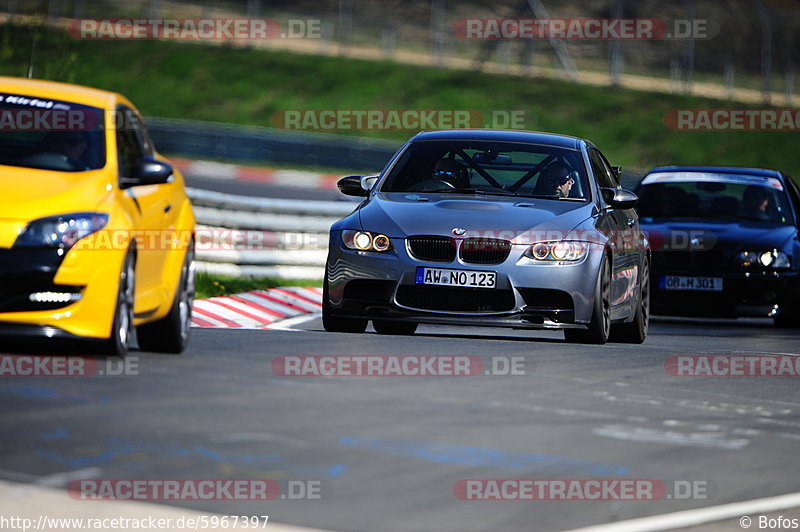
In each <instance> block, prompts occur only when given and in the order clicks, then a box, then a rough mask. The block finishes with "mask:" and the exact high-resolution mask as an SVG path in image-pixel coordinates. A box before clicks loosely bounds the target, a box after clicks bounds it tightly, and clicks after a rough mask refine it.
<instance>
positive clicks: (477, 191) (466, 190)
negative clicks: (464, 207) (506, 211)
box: [427, 188, 520, 197]
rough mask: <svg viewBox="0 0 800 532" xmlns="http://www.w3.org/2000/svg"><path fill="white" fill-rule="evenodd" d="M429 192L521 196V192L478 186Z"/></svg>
mask: <svg viewBox="0 0 800 532" xmlns="http://www.w3.org/2000/svg"><path fill="white" fill-rule="evenodd" d="M427 192H455V193H456V194H479V195H481V196H514V197H520V195H519V194H516V193H514V192H508V191H501V190H497V191H495V190H480V189H476V188H440V189H437V190H428V191H427Z"/></svg>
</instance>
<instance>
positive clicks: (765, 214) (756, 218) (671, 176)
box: [636, 172, 794, 225]
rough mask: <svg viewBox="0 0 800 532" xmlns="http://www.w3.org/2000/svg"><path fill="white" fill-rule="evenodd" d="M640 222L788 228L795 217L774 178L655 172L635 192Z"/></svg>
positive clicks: (777, 180) (781, 187)
mask: <svg viewBox="0 0 800 532" xmlns="http://www.w3.org/2000/svg"><path fill="white" fill-rule="evenodd" d="M636 193H637V194H638V196H639V203H638V205H637V207H636V210H637V211H638V213H639V216H641V217H643V218H662V219H663V218H669V219H672V218H694V219H697V218H701V219H702V218H708V219H723V220H731V219H733V220H746V221H753V222H762V223H769V224H779V225H790V224H793V223H794V217H793V215H792V213H791V210H790V208H789V202H788V199H787V197H786V191H785V190H784V187H783V184H782V183H781V182H780V180H779V179H777V178H771V177H770V178H768V177H761V176H748V175H736V174H718V173H701V172H675V173H666V172H658V173H654V174H650V175H648V176H647V177H645V178H644V179H643V180H642V182H641V184H640V185H639V187H638V188H637V190H636Z"/></svg>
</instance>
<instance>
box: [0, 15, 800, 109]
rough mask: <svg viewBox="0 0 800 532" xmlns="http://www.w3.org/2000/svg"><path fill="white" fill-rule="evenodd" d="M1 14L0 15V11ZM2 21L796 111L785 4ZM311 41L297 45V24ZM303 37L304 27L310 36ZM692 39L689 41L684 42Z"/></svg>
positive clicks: (794, 35) (792, 19) (799, 34)
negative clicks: (502, 34)
mask: <svg viewBox="0 0 800 532" xmlns="http://www.w3.org/2000/svg"><path fill="white" fill-rule="evenodd" d="M3 4H5V6H3ZM3 8H5V11H6V13H7V16H8V17H11V18H12V19H13V18H15V17H19V18H23V17H29V18H30V17H38V18H40V19H46V20H47V21H48V22H50V23H53V24H55V23H58V22H59V21H61V22H62V23H63V21H64V20H65V19H73V18H84V17H91V18H155V19H157V18H179V17H182V18H190V17H197V18H200V17H203V18H206V17H208V18H212V17H213V18H218V17H249V18H271V19H274V20H275V21H276V22H278V23H279V24H280V26H281V28H282V29H290V30H291V29H294V31H297V30H298V28H299V29H300V33H299V35H298V36H299V37H301V38H296V39H274V40H270V41H268V42H252V43H250V44H251V45H253V46H266V47H275V48H282V49H295V50H297V51H303V52H310V53H323V54H340V55H350V56H356V57H365V58H375V59H394V60H398V61H404V62H412V63H418V64H429V65H440V66H451V67H458V68H472V69H482V70H487V71H491V72H507V73H510V74H519V75H524V76H533V77H536V76H543V77H563V78H566V79H573V80H577V81H582V82H588V83H594V84H623V85H625V86H634V87H640V88H644V89H648V88H653V87H657V88H658V89H659V90H664V88H665V87H668V90H671V91H673V92H682V93H687V94H697V95H707V96H713V97H717V98H727V99H735V100H741V101H750V102H752V101H760V102H765V103H771V104H774V105H792V104H796V102H797V100H796V97H795V68H796V61H797V58H796V56H797V54H798V51H800V3H798V2H797V1H796V0H726V1H725V2H719V1H717V0H581V1H578V0H559V1H555V0H498V1H489V0H461V1H459V2H455V1H454V0H450V1H449V2H448V1H447V0H396V1H381V2H377V1H371V0H328V1H318V0H293V1H287V0H270V1H266V0H240V1H235V0H189V1H175V0H173V1H167V0H119V1H117V0H93V1H87V0H5V2H3V1H2V0H0V10H2V9H3ZM498 18H500V19H506V18H511V19H533V18H537V19H545V18H550V19H575V18H594V19H655V20H657V21H661V22H660V23H663V25H664V26H663V27H664V28H666V33H668V34H670V35H671V38H658V39H649V40H605V39H596V40H572V39H568V40H550V41H548V40H546V39H493V38H490V39H485V40H484V39H467V38H464V35H459V34H458V33H459V32H458V31H457V30H454V28H457V27H458V25H459V24H462V25H463V23H464V20H465V19H469V20H473V19H498ZM304 23H313V29H314V35H308V36H306V37H305V38H302V33H303V28H304V26H303V24H304ZM310 27H311V26H309V28H310ZM694 30H696V31H694Z"/></svg>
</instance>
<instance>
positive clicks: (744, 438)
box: [0, 319, 800, 532]
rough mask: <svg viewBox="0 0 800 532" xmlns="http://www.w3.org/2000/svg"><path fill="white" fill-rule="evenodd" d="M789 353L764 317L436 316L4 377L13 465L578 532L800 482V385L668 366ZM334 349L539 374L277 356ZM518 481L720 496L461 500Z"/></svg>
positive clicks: (264, 336)
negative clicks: (608, 338)
mask: <svg viewBox="0 0 800 532" xmlns="http://www.w3.org/2000/svg"><path fill="white" fill-rule="evenodd" d="M38 349H41V348H38ZM0 351H2V352H9V353H10V354H20V353H21V352H23V351H25V350H24V349H23V350H22V351H20V350H19V349H17V348H16V347H15V348H14V349H13V350H10V351H9V348H8V346H7V345H5V346H0ZM31 352H36V350H31ZM778 353H787V354H792V355H794V354H797V353H800V335H798V334H797V332H794V331H790V330H781V329H775V328H773V327H771V325H770V324H769V322H767V321H761V320H748V321H738V322H737V321H723V322H717V321H691V320H665V319H657V320H655V321H654V322H653V323H652V325H651V330H650V336H649V338H648V339H647V342H646V343H645V344H644V345H641V346H639V345H623V344H608V345H606V346H580V345H571V344H567V343H565V342H564V341H563V339H562V335H561V334H560V333H557V332H541V331H539V332H537V331H512V330H506V329H465V328H454V327H434V326H424V327H420V330H419V331H418V333H417V334H416V335H414V336H411V337H387V336H382V335H378V334H375V333H374V332H372V329H371V328H370V329H368V330H367V333H365V334H361V335H359V334H335V333H326V332H324V331H323V330H322V327H321V323H320V321H319V319H312V320H311V321H308V322H306V323H301V324H298V325H295V326H294V328H293V330H222V329H218V330H211V329H208V330H203V329H195V330H194V331H193V338H192V341H191V344H190V346H189V349H188V351H187V352H185V353H184V354H183V355H180V356H173V355H160V354H152V353H144V352H138V351H134V352H132V357H133V358H132V359H131V360H133V361H135V362H136V366H137V369H136V371H135V373H138V374H131V375H125V376H108V375H106V376H99V375H98V376H92V377H58V378H56V377H38V378H23V377H15V378H4V379H2V381H1V382H0V395H2V398H1V399H0V442H2V444H1V445H2V453H1V454H0V477H1V478H6V479H9V480H17V479H20V478H30V479H33V478H44V477H47V478H51V479H52V478H54V477H52V475H55V474H58V473H67V476H66V477H63V478H70V477H69V475H70V472H73V473H72V475H73V476H77V478H80V476H81V475H82V474H85V475H86V476H88V477H92V478H101V479H131V478H137V479H169V478H188V479H217V478H230V479H242V478H271V479H276V480H280V481H286V480H301V479H304V480H318V481H321V483H322V484H321V485H322V486H323V492H324V498H323V499H321V500H297V501H295V500H292V501H290V500H280V499H276V500H273V501H268V502H251V501H235V502H231V501H211V502H183V503H171V504H173V505H175V506H185V507H187V508H194V509H202V510H205V511H214V512H219V513H223V514H238V515H243V514H245V515H262V514H267V515H269V516H270V522H278V523H289V524H294V525H303V526H309V527H316V528H321V529H326V530H336V531H364V532H367V531H389V532H394V531H396V532H409V531H420V532H422V531H426V532H430V531H489V530H491V531H519V530H536V531H539V530H542V531H550V530H566V529H571V528H575V527H580V526H586V525H590V524H597V523H606V522H611V521H615V520H621V519H629V518H634V517H642V516H649V515H655V514H661V513H667V512H674V511H680V510H686V509H690V508H699V507H704V506H712V505H718V504H722V503H729V502H735V501H743V500H749V499H755V498H760V497H767V496H770V495H780V494H785V493H791V492H796V491H798V489H797V488H798V480H797V478H798V471H799V470H800V467H799V466H798V461H797V449H798V440H800V415H798V412H800V398H798V394H797V391H796V390H797V382H798V381H797V380H795V379H794V378H791V377H674V376H671V375H669V374H668V372H667V371H666V370H665V368H664V362H665V360H666V359H667V358H668V357H670V356H672V355H704V354H709V355H720V354H726V355H730V354H734V355H762V354H778ZM325 354H330V355H454V354H457V355H474V356H478V357H481V359H482V360H483V361H484V364H485V365H486V367H490V366H491V364H492V362H491V360H492V357H498V356H500V357H511V356H515V357H522V360H523V365H524V375H514V376H508V375H503V376H499V375H496V376H486V375H477V376H473V377H324V378H321V377H302V378H300V377H286V376H280V375H277V374H275V373H274V372H273V370H272V369H271V366H270V362H271V361H272V360H273V359H274V358H275V357H277V356H280V355H325ZM75 471H78V473H77V474H76V473H74V472H75ZM81 472H84V473H81ZM55 478H59V477H55ZM507 478H528V479H603V478H629V479H655V480H660V481H664V482H665V483H666V484H665V485H666V486H673V485H674V484H672V481H674V480H679V481H699V482H703V483H705V484H704V485H705V486H707V488H708V493H707V495H706V498H705V499H703V498H691V499H689V500H676V499H675V498H673V499H667V498H663V499H661V500H658V501H625V502H610V501H503V502H495V501H463V500H459V499H457V498H456V497H455V496H454V493H453V486H454V483H456V482H457V481H458V480H461V479H507ZM51 485H54V486H55V487H58V488H61V487H63V486H61V485H58V483H57V482H56V483H55V484H52V483H51ZM701 497H702V495H701ZM87 504H91V503H87ZM731 529H735V528H733V527H732V528H731Z"/></svg>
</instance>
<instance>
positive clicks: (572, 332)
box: [564, 258, 611, 344]
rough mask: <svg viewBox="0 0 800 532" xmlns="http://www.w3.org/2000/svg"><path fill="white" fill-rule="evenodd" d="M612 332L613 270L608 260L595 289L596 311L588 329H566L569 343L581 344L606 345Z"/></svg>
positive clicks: (565, 333)
mask: <svg viewBox="0 0 800 532" xmlns="http://www.w3.org/2000/svg"><path fill="white" fill-rule="evenodd" d="M610 330H611V268H610V267H609V264H608V259H606V258H604V259H603V263H602V264H601V265H600V274H599V276H598V278H597V288H596V289H595V298H594V310H593V312H592V320H591V321H590V322H589V328H588V329H585V330H584V329H564V338H565V339H566V340H567V342H572V343H581V344H604V343H606V342H607V341H608V335H609V332H610Z"/></svg>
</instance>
